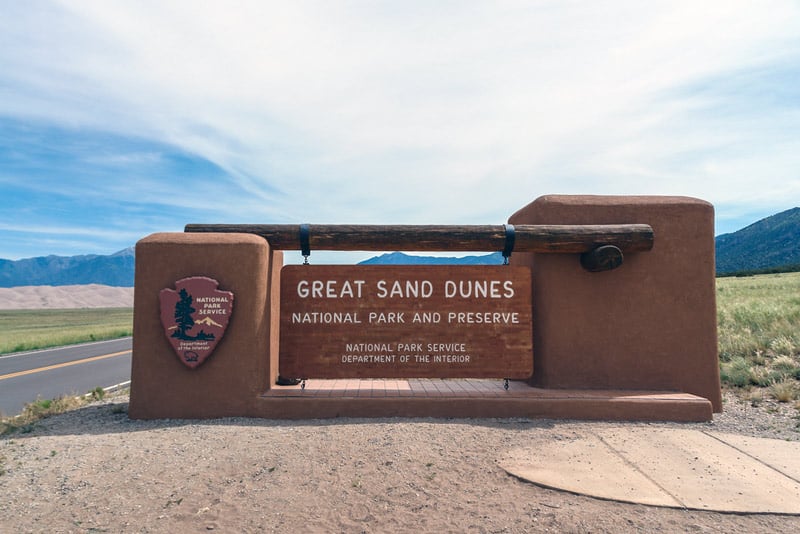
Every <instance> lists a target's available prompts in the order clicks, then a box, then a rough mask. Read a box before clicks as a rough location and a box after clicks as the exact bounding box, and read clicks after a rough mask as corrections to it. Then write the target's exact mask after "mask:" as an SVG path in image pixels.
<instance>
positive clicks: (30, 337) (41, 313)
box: [0, 308, 133, 354]
mask: <svg viewBox="0 0 800 534" xmlns="http://www.w3.org/2000/svg"><path fill="white" fill-rule="evenodd" d="M132 332H133V309H132V308H82V309H64V310H0V354H3V353H7V352H19V351H24V350H35V349H43V348H47V347H58V346H62V345H72V344H75V343H83V342H87V341H101V340H104V339H115V338H120V337H125V336H130V335H131V334H132Z"/></svg>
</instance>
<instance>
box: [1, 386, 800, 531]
mask: <svg viewBox="0 0 800 534" xmlns="http://www.w3.org/2000/svg"><path fill="white" fill-rule="evenodd" d="M724 406H725V412H724V413H723V414H717V415H716V416H715V420H714V421H713V422H711V423H694V424H681V425H677V426H680V427H682V428H687V427H689V428H697V429H702V430H715V431H721V432H730V433H739V434H744V435H750V436H757V437H772V438H778V439H790V440H800V429H798V413H800V412H798V411H797V409H796V408H795V407H794V406H793V405H787V404H778V403H771V402H768V401H764V402H762V403H761V404H760V405H759V406H757V407H754V406H751V405H750V404H748V403H745V402H743V401H740V400H737V399H735V398H734V397H732V396H730V395H726V396H725V405H724ZM126 409H127V397H126V396H125V395H117V396H115V397H114V398H111V399H107V400H106V401H103V402H101V403H96V404H93V405H90V406H86V407H84V408H81V409H79V410H76V411H73V412H69V413H66V414H62V415H59V416H56V417H52V418H49V419H47V420H44V421H42V422H40V423H38V424H37V425H35V427H34V429H33V430H32V431H31V432H28V433H16V434H14V435H11V436H7V437H5V438H2V439H0V473H2V474H1V475H0V495H2V496H3V499H2V500H0V532H3V533H5V532H9V533H11V532H14V533H16V532H209V531H218V532H271V531H278V530H280V531H283V532H429V531H437V532H791V531H800V517H796V516H785V515H770V514H762V515H735V514H721V513H715V512H697V511H689V510H681V509H670V508H656V507H650V506H643V505H634V504H626V503H617V502H611V501H603V500H598V499H593V498H590V497H585V496H580V495H573V494H569V493H565V492H560V491H555V490H549V489H544V488H540V487H538V486H535V485H533V484H528V483H525V482H521V481H519V480H517V479H515V478H514V477H511V476H508V475H507V474H506V473H505V471H503V470H502V469H501V468H500V467H499V466H498V465H497V460H498V459H499V458H500V457H501V455H502V453H503V452H504V451H508V450H510V449H515V448H519V447H531V446H533V447H535V445H536V443H537V442H538V443H544V442H545V441H550V440H564V439H575V438H576V437H579V436H580V435H581V433H582V432H586V431H587V427H590V428H593V429H596V428H598V427H602V426H619V425H620V423H613V424H612V423H604V422H582V421H559V420H527V419H512V420H507V419H477V420H454V419H448V420H434V419H413V420H403V419H370V420H361V419H341V420H331V421H302V422H289V421H271V420H254V419H240V418H231V419H220V420H213V421H202V422H198V421H178V420H161V421H131V420H129V419H128V418H127V415H126ZM626 424H635V425H644V424H645V423H626ZM647 425H648V426H652V427H671V426H676V425H675V424H670V423H658V424H652V423H651V424H647Z"/></svg>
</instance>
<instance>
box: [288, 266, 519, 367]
mask: <svg viewBox="0 0 800 534" xmlns="http://www.w3.org/2000/svg"><path fill="white" fill-rule="evenodd" d="M279 370H280V374H281V375H282V376H284V377H293V378H528V377H530V376H531V374H532V373H533V325H532V308H531V276H530V270H529V269H527V268H525V267H511V266H507V265H497V266H460V265H436V266H430V265H425V266H421V265H413V266H412V265H409V266H395V265H358V266H352V265H290V266H286V267H284V268H283V269H282V271H281V330H280V362H279Z"/></svg>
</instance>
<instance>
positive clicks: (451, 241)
mask: <svg viewBox="0 0 800 534" xmlns="http://www.w3.org/2000/svg"><path fill="white" fill-rule="evenodd" d="M514 230H515V243H514V252H551V253H565V254H582V253H584V252H589V251H592V250H594V249H596V248H597V247H600V246H603V245H614V246H616V247H618V248H619V249H620V250H621V251H622V252H625V253H628V252H644V251H648V250H650V249H651V248H653V229H652V228H651V227H650V226H649V225H646V224H596V225H530V224H519V225H514ZM185 231H186V232H236V233H249V234H256V235H260V236H261V237H263V238H264V239H266V240H267V241H268V242H269V244H270V246H271V247H272V248H274V249H276V250H300V225H298V224H187V225H186V228H185ZM505 238H506V233H505V228H504V226H503V225H439V226H436V225H352V224H312V225H309V244H310V248H311V251H312V252H313V251H314V250H376V251H382V250H392V251H394V250H406V251H417V252H431V251H458V252H479V251H496V250H500V251H502V250H503V248H504V246H505Z"/></svg>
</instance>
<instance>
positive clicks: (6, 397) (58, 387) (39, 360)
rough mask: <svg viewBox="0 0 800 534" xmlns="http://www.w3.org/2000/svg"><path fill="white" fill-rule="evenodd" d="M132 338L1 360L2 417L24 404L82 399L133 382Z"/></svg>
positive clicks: (0, 393)
mask: <svg viewBox="0 0 800 534" xmlns="http://www.w3.org/2000/svg"><path fill="white" fill-rule="evenodd" d="M131 342H132V341H131V338H129V337H127V338H122V339H115V340H112V341H100V342H97V343H87V344H83V345H72V346H69V347H61V348H56V349H47V350H40V351H35V352H21V353H16V354H9V355H7V356H0V413H2V414H4V415H15V414H18V413H20V412H21V411H22V407H23V406H24V405H25V403H28V402H31V401H34V400H36V398H37V397H41V398H43V399H53V398H57V397H60V396H62V395H72V394H75V395H80V394H83V393H86V392H87V391H89V390H90V389H94V388H96V387H98V386H100V387H108V386H113V385H115V384H119V383H121V382H126V381H128V380H130V378H131Z"/></svg>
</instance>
